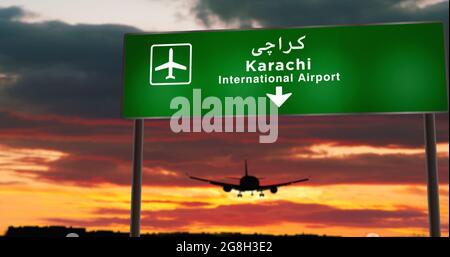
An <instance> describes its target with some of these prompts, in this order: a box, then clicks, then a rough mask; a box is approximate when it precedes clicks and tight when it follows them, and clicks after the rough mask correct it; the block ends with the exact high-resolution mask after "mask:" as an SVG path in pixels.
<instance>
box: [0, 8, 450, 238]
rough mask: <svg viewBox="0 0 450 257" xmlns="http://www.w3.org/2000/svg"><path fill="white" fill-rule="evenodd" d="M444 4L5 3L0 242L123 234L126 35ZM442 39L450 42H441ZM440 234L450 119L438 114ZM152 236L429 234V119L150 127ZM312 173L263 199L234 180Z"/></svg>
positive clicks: (329, 18) (379, 17)
mask: <svg viewBox="0 0 450 257" xmlns="http://www.w3.org/2000/svg"><path fill="white" fill-rule="evenodd" d="M448 7H449V3H448V1H437V0H433V1H425V0H404V1H395V0H388V1H386V0H373V1H351V0H343V1H334V0H317V1H294V0H282V1H269V0H260V1H248V0H239V1H237V0H228V1H225V0H188V1H180V0H177V1H168V0H167V1H166V0H154V1H150V0H131V1H126V4H125V2H124V1H119V0H109V1H107V0H101V1H88V0H80V1H60V0H35V1H25V0H23V1H22V0H15V1H9V0H3V1H0V234H2V233H3V232H4V231H6V229H7V227H8V226H10V225H14V226H19V225H65V226H77V227H78V226H82V227H86V228H88V230H94V229H108V230H115V231H123V232H127V231H128V230H129V209H130V191H131V188H130V182H131V150H132V144H131V143H132V129H133V128H132V125H133V123H132V121H130V120H124V119H122V118H121V117H120V105H121V100H120V98H121V87H122V82H121V69H122V40H123V34H124V33H126V32H148V31H175V30H193V29H212V28H214V29H228V28H239V27H246V28H247V27H266V26H267V27H273V26H275V27H280V26H303V25H325V24H366V23H374V22H400V21H425V20H426V21H429V20H432V21H435V20H438V21H443V22H444V24H445V26H446V33H447V34H446V39H447V40H448V10H449V8H448ZM447 42H448V41H447ZM436 119H437V120H436V122H437V140H438V157H439V176H440V177H439V179H440V183H441V185H440V203H441V222H442V232H443V235H445V236H448V223H449V214H448V209H449V207H448V206H449V200H448V199H449V176H448V175H449V136H448V135H449V127H448V122H449V118H448V114H438V115H437V116H436ZM145 128H146V129H145V149H144V175H143V184H144V188H143V195H142V200H143V201H142V204H143V206H142V224H141V225H142V231H143V232H173V231H190V232H222V231H227V232H243V233H254V232H258V233H274V234H297V233H314V234H327V235H343V236H365V235H367V234H368V233H377V234H379V235H381V236H394V235H395V236H425V235H427V234H428V232H427V231H428V220H427V219H428V218H427V198H426V187H425V185H426V177H425V160H424V150H423V123H422V116H420V115H385V116H381V115H364V116H328V117H326V116H322V117H281V118H280V129H279V139H278V141H277V143H274V144H259V143H258V136H259V135H258V134H256V133H233V134H231V133H223V134H221V133H216V134H208V133H186V134H183V133H181V134H175V133H173V132H172V131H171V130H170V127H169V121H168V120H146V122H145ZM245 159H248V160H249V172H250V173H251V174H252V175H256V176H259V177H264V178H265V179H263V180H262V183H271V182H284V181H287V180H291V179H297V178H303V177H305V176H307V177H310V178H311V181H310V182H307V183H303V184H299V185H294V186H289V187H282V188H280V189H279V191H278V193H277V194H270V193H267V194H266V197H264V198H258V197H250V196H249V195H248V194H245V195H244V197H243V198H237V197H236V192H232V193H225V192H223V190H222V189H221V188H217V187H212V186H209V185H208V184H203V183H201V182H199V181H193V180H189V179H187V177H186V175H185V174H186V173H189V174H192V175H196V176H200V177H207V178H212V179H216V180H220V181H225V182H235V181H233V180H230V179H228V178H227V177H236V176H240V175H242V173H243V171H244V160H245Z"/></svg>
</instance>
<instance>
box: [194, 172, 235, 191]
mask: <svg viewBox="0 0 450 257" xmlns="http://www.w3.org/2000/svg"><path fill="white" fill-rule="evenodd" d="M188 176H189V175H188ZM189 178H190V179H194V180H199V181H203V182H207V183H210V184H212V185H216V186H222V187H225V186H227V187H230V188H232V189H237V190H239V185H235V184H229V183H225V182H219V181H214V180H209V179H204V178H199V177H193V176H189Z"/></svg>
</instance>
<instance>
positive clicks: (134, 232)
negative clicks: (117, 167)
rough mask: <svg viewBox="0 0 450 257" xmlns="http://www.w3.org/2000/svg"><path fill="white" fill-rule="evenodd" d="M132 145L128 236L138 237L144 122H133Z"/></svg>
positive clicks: (141, 120)
mask: <svg viewBox="0 0 450 257" xmlns="http://www.w3.org/2000/svg"><path fill="white" fill-rule="evenodd" d="M133 137H134V144H133V180H132V186H131V222H130V236H131V237H139V236H140V223H141V191H142V155H143V149H144V120H143V119H136V120H134V136H133Z"/></svg>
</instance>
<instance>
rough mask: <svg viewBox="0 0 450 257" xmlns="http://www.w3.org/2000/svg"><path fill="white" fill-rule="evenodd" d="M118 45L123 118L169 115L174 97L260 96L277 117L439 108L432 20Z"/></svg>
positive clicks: (128, 39)
mask: <svg viewBox="0 0 450 257" xmlns="http://www.w3.org/2000/svg"><path fill="white" fill-rule="evenodd" d="M124 51H125V53H124V55H125V56H124V73H123V75H124V89H123V106H122V111H123V116H124V117H125V118H162V117H170V116H172V115H173V114H174V113H175V111H176V110H174V109H171V108H170V104H171V102H172V100H173V99H174V98H175V97H178V96H182V97H185V98H186V99H189V100H190V101H191V102H192V101H196V98H201V99H206V98H207V97H210V96H213V97H217V98H219V99H225V98H227V97H234V98H236V97H242V98H243V99H246V98H247V97H254V98H255V99H258V98H261V97H264V98H266V99H268V100H267V101H272V102H273V103H274V104H275V105H277V106H279V108H278V113H279V114H281V115H310V114H318V115H319V114H350V113H354V114H358V113H360V114H363V113H423V112H445V111H447V110H448V98H447V78H446V60H445V43H444V28H443V24H442V23H410V24H385V25H368V26H334V27H307V28H286V29H254V30H223V31H204V32H203V31H195V32H179V33H178V32H177V33H164V34H127V35H125V39H124ZM269 99H270V100H269ZM197 100H198V99H197ZM221 102H222V103H223V105H225V101H221ZM222 109H223V110H225V109H226V108H225V106H223V108H222ZM251 109H252V108H249V110H248V112H246V113H245V114H246V115H255V114H257V111H255V110H251ZM200 112H201V114H204V113H207V112H208V109H207V108H206V109H202V110H201V111H200ZM252 112H255V113H252ZM224 115H228V113H224Z"/></svg>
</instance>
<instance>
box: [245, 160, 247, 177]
mask: <svg viewBox="0 0 450 257" xmlns="http://www.w3.org/2000/svg"><path fill="white" fill-rule="evenodd" d="M245 176H248V168H247V160H245Z"/></svg>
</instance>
